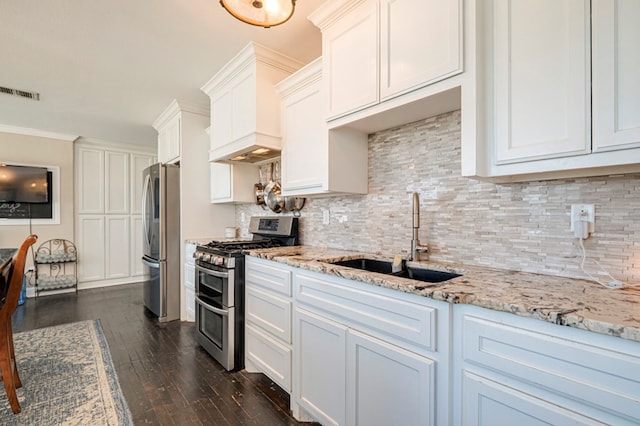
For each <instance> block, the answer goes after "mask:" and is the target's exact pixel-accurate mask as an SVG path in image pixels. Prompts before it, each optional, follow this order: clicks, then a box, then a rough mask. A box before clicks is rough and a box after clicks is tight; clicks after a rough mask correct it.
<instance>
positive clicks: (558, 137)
mask: <svg viewBox="0 0 640 426" xmlns="http://www.w3.org/2000/svg"><path fill="white" fill-rule="evenodd" d="M492 14H493V22H494V25H493V29H494V38H493V46H492V50H493V78H492V79H491V86H493V99H494V103H495V112H494V114H493V116H492V119H493V120H492V121H493V127H494V128H495V147H496V163H497V164H503V163H513V162H518V161H525V160H531V159H536V158H548V157H559V156H565V155H575V154H584V153H587V152H589V151H590V149H591V147H590V143H589V133H590V131H589V130H590V129H589V126H590V120H589V112H590V111H589V109H590V103H589V86H590V76H589V7H588V4H587V3H585V2H584V1H575V0H569V1H564V0H563V1H557V0H543V1H541V0H524V1H523V0H508V1H496V2H494V6H493V11H492Z"/></svg>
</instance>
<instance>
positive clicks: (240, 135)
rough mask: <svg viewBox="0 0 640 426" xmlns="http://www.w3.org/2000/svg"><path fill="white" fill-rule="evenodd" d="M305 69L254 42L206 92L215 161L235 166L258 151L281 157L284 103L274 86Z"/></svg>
mask: <svg viewBox="0 0 640 426" xmlns="http://www.w3.org/2000/svg"><path fill="white" fill-rule="evenodd" d="M301 66H302V63H300V62H298V61H297V60H295V59H292V58H290V57H288V56H285V55H282V54H280V53H278V52H276V51H273V50H271V49H268V48H266V47H264V46H262V45H260V44H258V43H255V42H250V43H249V44H247V46H246V47H245V48H244V49H242V50H241V51H240V52H239V53H238V54H237V55H236V56H235V57H234V58H233V59H231V60H230V61H229V62H228V63H227V64H226V65H225V66H224V67H223V68H222V69H221V70H220V71H219V72H218V73H217V74H216V75H214V76H213V77H212V78H211V80H209V81H208V82H207V83H206V84H205V85H204V86H203V87H202V90H203V91H204V92H205V93H206V94H207V95H208V96H209V98H210V99H211V131H210V136H211V150H210V152H209V160H210V161H226V160H230V159H231V158H234V157H237V156H239V155H241V154H247V153H250V152H251V151H254V150H255V149H257V148H267V149H270V150H271V156H272V157H273V156H277V155H279V152H280V137H281V134H280V108H279V107H280V99H279V97H278V94H277V93H276V90H275V85H276V83H278V82H279V81H280V80H282V79H283V78H285V77H287V76H289V75H290V74H291V73H292V72H294V71H295V70H297V69H299V68H300V67H301ZM259 158H260V159H264V158H268V156H267V157H259Z"/></svg>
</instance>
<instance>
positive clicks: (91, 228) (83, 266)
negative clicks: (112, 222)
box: [76, 215, 105, 282]
mask: <svg viewBox="0 0 640 426" xmlns="http://www.w3.org/2000/svg"><path fill="white" fill-rule="evenodd" d="M76 220H77V222H78V223H77V224H76V229H77V232H76V239H77V246H78V281H79V282H84V281H95V280H102V279H104V277H105V268H104V257H105V238H104V227H105V224H104V216H102V215H86V216H85V215H79V216H77V218H76Z"/></svg>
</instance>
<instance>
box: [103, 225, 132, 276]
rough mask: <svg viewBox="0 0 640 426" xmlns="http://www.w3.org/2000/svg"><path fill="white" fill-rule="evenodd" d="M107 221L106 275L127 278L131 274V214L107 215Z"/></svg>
mask: <svg viewBox="0 0 640 426" xmlns="http://www.w3.org/2000/svg"><path fill="white" fill-rule="evenodd" d="M105 222H106V223H105V243H106V256H105V266H106V273H105V277H106V278H107V279H110V278H126V277H128V276H129V275H130V272H129V260H130V254H129V253H130V249H129V235H130V230H129V216H117V215H111V216H106V219H105Z"/></svg>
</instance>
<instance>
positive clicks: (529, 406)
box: [462, 371, 605, 426]
mask: <svg viewBox="0 0 640 426" xmlns="http://www.w3.org/2000/svg"><path fill="white" fill-rule="evenodd" d="M462 380H463V384H462V386H463V388H464V390H465V394H464V398H463V401H462V425H463V426H495V425H526V426H535V425H539V426H544V425H604V424H605V423H601V422H598V421H595V420H593V419H589V418H588V417H585V416H583V415H581V414H579V413H576V412H574V411H570V410H567V409H564V408H562V407H560V406H558V405H555V404H552V403H549V402H546V401H544V400H542V399H539V398H536V397H534V396H531V395H528V394H525V393H522V392H519V391H517V390H515V389H512V388H510V387H507V386H503V385H500V384H498V383H496V382H493V381H491V380H489V379H486V378H484V377H482V376H478V375H476V374H473V373H470V372H466V371H463V379H462Z"/></svg>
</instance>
